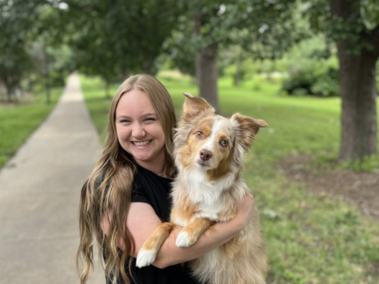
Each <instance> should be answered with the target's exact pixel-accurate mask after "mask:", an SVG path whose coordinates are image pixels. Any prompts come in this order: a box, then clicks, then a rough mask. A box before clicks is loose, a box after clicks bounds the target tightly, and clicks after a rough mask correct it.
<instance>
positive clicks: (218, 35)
mask: <svg viewBox="0 0 379 284" xmlns="http://www.w3.org/2000/svg"><path fill="white" fill-rule="evenodd" d="M295 2H296V1H295V0H279V1H265V0H255V1H248V0H229V1H222V2H221V1H204V0H193V1H188V2H187V13H186V14H185V17H187V20H188V21H192V23H193V24H192V27H193V28H192V30H191V29H189V28H188V25H189V24H188V25H187V26H185V27H184V29H181V32H182V33H183V34H185V35H186V36H183V37H181V38H183V42H182V43H181V44H182V45H190V46H193V47H194V48H195V60H194V62H195V66H196V68H195V70H196V75H197V81H198V85H199V94H200V96H202V97H204V98H205V99H207V101H209V102H210V103H211V104H212V106H214V107H215V109H216V111H217V112H219V104H218V87H217V79H218V68H217V58H218V54H219V49H220V47H223V48H227V47H228V46H229V45H231V44H233V45H239V46H242V48H243V50H245V51H248V52H249V53H250V56H252V57H259V56H260V57H263V56H264V57H268V56H271V57H272V56H274V55H273V54H275V52H270V53H267V52H266V53H264V52H262V53H261V54H260V55H258V52H257V50H253V48H252V46H256V45H255V42H254V40H255V39H259V40H261V41H263V39H264V38H266V39H267V41H266V42H267V43H270V44H271V43H273V44H276V45H277V48H276V50H275V51H279V49H280V48H281V49H282V50H281V51H280V52H283V51H284V48H283V46H282V47H279V45H278V44H279V43H283V42H285V45H286V46H287V47H289V46H290V45H291V44H292V43H293V42H294V41H292V37H288V36H287V35H288V34H289V33H288V30H289V29H288V27H287V26H286V25H284V23H287V22H289V21H290V20H291V19H292V18H291V13H292V11H293V9H292V6H293V5H294V4H295ZM280 27H281V28H280ZM178 28H179V29H180V26H179V27H178ZM241 30H244V31H245V32H241V33H240V32H239V31H241ZM188 31H190V32H191V33H192V36H191V35H190V34H189V32H188ZM278 31H286V32H287V33H286V34H285V35H286V36H285V37H283V32H281V33H278ZM291 31H292V32H293V31H294V29H293V28H292V29H291ZM236 33H238V34H240V36H234V35H235V34H236ZM277 35H280V38H281V40H276V41H275V40H273V39H275V38H276V36H277ZM176 39H178V37H176ZM262 46H263V45H262ZM262 50H263V49H262ZM264 50H267V46H265V48H264ZM179 51H180V50H179ZM182 51H185V52H191V51H192V49H188V48H185V49H183V50H182ZM272 51H274V48H272ZM280 52H277V53H278V54H279V53H280ZM188 56H189V55H188ZM181 57H182V56H181ZM180 63H183V61H182V60H181V62H180Z"/></svg>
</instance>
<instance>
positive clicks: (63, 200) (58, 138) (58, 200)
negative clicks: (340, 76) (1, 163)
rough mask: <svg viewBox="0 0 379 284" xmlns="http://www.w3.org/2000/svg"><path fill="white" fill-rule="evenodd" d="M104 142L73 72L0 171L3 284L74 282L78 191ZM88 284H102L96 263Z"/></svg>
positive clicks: (1, 278)
mask: <svg viewBox="0 0 379 284" xmlns="http://www.w3.org/2000/svg"><path fill="white" fill-rule="evenodd" d="M100 153H101V144H100V141H99V137H98V135H97V133H96V130H95V128H94V126H93V124H92V122H91V120H90V117H89V114H88V111H87V109H86V106H85V104H84V101H83V95H82V92H81V88H80V82H79V77H78V75H76V74H73V75H71V76H70V77H69V80H68V84H67V86H66V88H65V90H64V93H63V95H62V97H61V99H60V102H59V103H58V104H57V106H56V108H55V109H54V111H53V112H52V113H51V114H50V116H49V117H48V119H47V120H46V121H45V122H44V123H43V124H42V125H41V126H40V127H39V128H38V129H37V130H36V131H35V132H34V133H33V134H32V135H31V136H30V137H29V139H28V140H27V141H26V143H25V144H24V145H23V146H22V147H21V148H20V149H19V151H18V152H17V154H16V155H15V156H14V157H13V158H12V159H11V160H10V161H9V162H8V163H7V164H6V166H5V167H4V168H3V169H2V171H0V283H1V284H25V283H27V284H51V283H54V284H74V283H79V278H78V275H77V271H76V265H75V256H76V250H77V247H78V244H79V227H78V216H79V213H78V212H79V196H80V189H81V186H82V185H83V183H84V181H85V179H86V177H87V176H88V175H89V174H90V172H91V171H92V169H93V168H94V166H95V164H96V162H97V159H98V158H99V155H100ZM88 283H90V284H104V283H105V279H104V274H103V272H102V270H101V268H99V267H97V268H96V269H95V274H93V276H92V277H91V279H90V281H89V282H88Z"/></svg>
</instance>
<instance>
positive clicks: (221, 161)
mask: <svg viewBox="0 0 379 284" xmlns="http://www.w3.org/2000/svg"><path fill="white" fill-rule="evenodd" d="M185 96H186V99H185V102H184V105H183V114H182V117H181V121H180V123H179V127H178V129H177V133H176V135H175V141H174V144H175V163H176V166H177V168H178V170H179V173H178V176H177V178H176V179H175V181H174V183H173V189H172V198H173V208H172V211H171V217H170V219H171V223H163V224H161V225H160V226H158V227H157V229H156V230H155V231H154V232H153V234H152V235H151V236H150V237H149V238H148V239H147V240H146V242H145V243H144V244H143V246H142V248H141V250H140V251H139V253H138V256H137V266H138V267H143V266H147V265H150V264H151V263H152V262H154V260H155V257H156V254H157V252H158V250H159V249H160V247H161V245H162V244H163V242H164V241H165V240H166V238H167V237H168V235H169V234H170V231H171V230H172V228H173V227H174V226H176V225H179V226H182V227H183V229H182V230H181V232H180V233H179V234H178V237H177V239H176V245H177V246H178V247H189V246H191V245H192V244H194V243H195V242H196V241H197V240H198V238H199V237H200V236H201V234H202V233H203V232H204V231H206V230H207V229H208V228H209V227H210V226H212V224H214V223H215V222H226V221H228V220H231V219H232V218H233V217H234V216H235V215H236V204H237V203H238V202H239V201H241V200H242V199H243V197H244V195H245V193H246V191H247V190H248V188H247V186H246V183H245V181H244V180H243V179H242V178H241V176H240V175H241V170H242V165H243V161H244V156H245V153H246V152H247V150H248V149H249V148H250V147H251V145H252V144H253V140H254V136H255V135H256V134H257V132H258V130H259V128H260V127H266V126H267V123H266V122H265V121H264V120H261V119H252V118H250V117H246V116H242V115H240V114H238V113H237V114H234V115H233V116H232V117H231V118H230V119H228V118H225V117H222V116H219V115H215V111H214V108H212V107H211V106H210V105H209V104H208V103H207V102H206V101H205V100H204V99H202V98H199V97H194V96H192V95H191V94H188V93H185ZM191 268H192V270H193V274H194V275H195V276H196V277H197V278H198V279H199V280H200V281H201V282H204V283H210V284H237V283H238V284H247V283H249V284H250V283H251V284H262V283H265V274H266V272H267V268H268V265H267V258H266V254H265V243H264V239H263V237H262V235H261V232H260V227H259V216H258V212H257V210H256V208H254V213H253V217H252V218H251V219H250V220H249V222H248V224H247V225H246V226H245V228H244V229H243V230H242V231H241V232H240V233H239V234H238V235H237V236H235V237H234V238H233V239H232V240H230V241H228V242H227V243H226V244H224V245H223V246H221V247H219V248H217V249H215V250H213V251H211V252H209V253H207V254H204V255H203V256H201V257H199V258H197V259H195V260H193V261H192V262H191Z"/></svg>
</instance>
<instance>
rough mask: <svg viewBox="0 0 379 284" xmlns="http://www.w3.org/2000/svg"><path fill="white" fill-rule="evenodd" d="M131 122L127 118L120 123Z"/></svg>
mask: <svg viewBox="0 0 379 284" xmlns="http://www.w3.org/2000/svg"><path fill="white" fill-rule="evenodd" d="M129 122H130V120H127V119H122V120H120V123H129Z"/></svg>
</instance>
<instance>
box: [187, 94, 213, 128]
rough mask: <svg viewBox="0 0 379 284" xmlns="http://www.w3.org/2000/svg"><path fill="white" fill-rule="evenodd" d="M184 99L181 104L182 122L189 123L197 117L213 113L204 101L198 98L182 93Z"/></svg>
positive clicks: (211, 108)
mask: <svg viewBox="0 0 379 284" xmlns="http://www.w3.org/2000/svg"><path fill="white" fill-rule="evenodd" d="M184 95H185V96H186V99H185V101H184V104H183V113H182V120H183V121H185V122H187V123H189V122H191V121H192V120H193V119H194V118H195V117H197V116H198V115H200V114H202V113H205V112H210V113H211V114H214V113H215V110H214V108H213V107H212V106H211V105H210V104H208V102H207V101H206V100H204V99H203V98H200V97H194V96H193V95H191V94H190V93H184Z"/></svg>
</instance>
